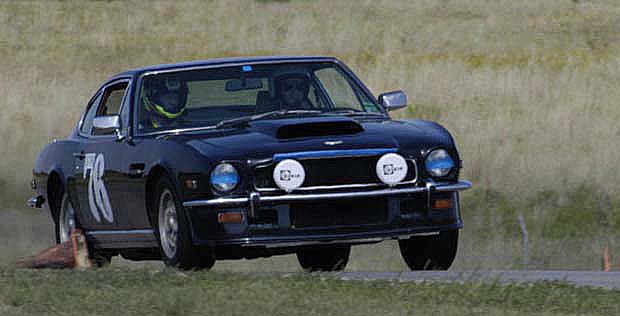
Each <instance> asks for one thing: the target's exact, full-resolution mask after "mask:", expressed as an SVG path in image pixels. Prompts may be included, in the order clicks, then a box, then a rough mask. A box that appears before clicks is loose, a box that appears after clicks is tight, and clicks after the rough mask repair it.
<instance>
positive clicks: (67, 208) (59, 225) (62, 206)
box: [53, 189, 112, 267]
mask: <svg viewBox="0 0 620 316" xmlns="http://www.w3.org/2000/svg"><path fill="white" fill-rule="evenodd" d="M61 190H62V189H61ZM59 196H61V197H62V198H61V199H60V203H59V204H57V205H55V206H53V207H55V210H56V211H55V212H54V214H56V216H55V218H54V222H55V223H56V243H57V244H61V243H64V242H68V241H71V234H72V233H73V230H74V229H76V228H78V221H77V217H76V215H75V209H74V208H73V204H71V200H70V199H69V195H68V194H67V193H66V192H65V191H64V190H62V192H61V194H59ZM88 252H89V254H90V255H89V257H90V260H91V262H92V263H93V265H94V266H96V267H105V266H108V265H109V264H110V261H111V260H112V255H111V254H108V253H104V252H99V251H97V250H96V249H94V248H92V247H88Z"/></svg>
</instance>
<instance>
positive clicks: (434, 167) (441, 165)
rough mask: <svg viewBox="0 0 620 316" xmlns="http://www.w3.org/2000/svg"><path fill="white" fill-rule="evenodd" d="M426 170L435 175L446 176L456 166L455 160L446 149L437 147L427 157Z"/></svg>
mask: <svg viewBox="0 0 620 316" xmlns="http://www.w3.org/2000/svg"><path fill="white" fill-rule="evenodd" d="M425 165H426V171H428V173H429V174H430V175H431V176H433V177H445V176H446V175H448V173H450V171H452V168H454V166H455V165H454V160H452V157H450V154H448V152H447V151H446V150H445V149H435V150H433V151H432V152H431V153H430V154H428V156H427V157H426V161H425Z"/></svg>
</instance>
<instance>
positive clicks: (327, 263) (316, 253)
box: [297, 246, 351, 272]
mask: <svg viewBox="0 0 620 316" xmlns="http://www.w3.org/2000/svg"><path fill="white" fill-rule="evenodd" d="M350 253H351V246H332V247H317V248H308V249H303V250H299V251H298V252H297V260H299V264H300V265H301V267H302V269H304V270H305V271H308V272H314V271H342V270H344V268H345V267H346V266H347V263H348V262H349V255H350Z"/></svg>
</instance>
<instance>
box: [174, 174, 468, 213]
mask: <svg viewBox="0 0 620 316" xmlns="http://www.w3.org/2000/svg"><path fill="white" fill-rule="evenodd" d="M471 187H472V183H471V182H469V181H466V180H462V181H459V182H456V183H435V182H432V181H429V182H427V183H426V186H424V187H406V188H387V189H380V190H370V191H353V192H325V193H306V194H283V195H270V196H261V195H260V194H259V193H257V192H252V193H250V194H249V195H248V196H247V197H219V198H214V199H209V200H194V201H187V202H184V203H183V206H185V207H188V208H191V207H204V206H207V207H232V206H249V214H248V215H249V216H253V215H254V210H255V209H257V208H258V205H260V203H274V202H275V203H280V202H281V203H286V202H295V201H313V200H324V199H346V198H364V197H373V196H388V195H399V194H400V195H402V194H413V193H426V194H427V196H428V202H429V204H430V198H431V194H432V193H433V192H454V191H463V190H467V189H469V188H471Z"/></svg>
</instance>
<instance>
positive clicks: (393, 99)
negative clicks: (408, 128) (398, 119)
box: [379, 90, 407, 111]
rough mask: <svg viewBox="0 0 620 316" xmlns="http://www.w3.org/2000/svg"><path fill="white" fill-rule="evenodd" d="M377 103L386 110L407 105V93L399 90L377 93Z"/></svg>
mask: <svg viewBox="0 0 620 316" xmlns="http://www.w3.org/2000/svg"><path fill="white" fill-rule="evenodd" d="M379 104H381V105H383V107H385V109H386V110H388V111H394V110H398V109H402V108H404V107H406V106H407V95H406V94H405V93H404V92H403V91H401V90H398V91H392V92H386V93H382V94H380V95H379Z"/></svg>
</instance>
